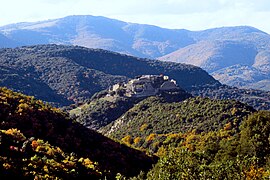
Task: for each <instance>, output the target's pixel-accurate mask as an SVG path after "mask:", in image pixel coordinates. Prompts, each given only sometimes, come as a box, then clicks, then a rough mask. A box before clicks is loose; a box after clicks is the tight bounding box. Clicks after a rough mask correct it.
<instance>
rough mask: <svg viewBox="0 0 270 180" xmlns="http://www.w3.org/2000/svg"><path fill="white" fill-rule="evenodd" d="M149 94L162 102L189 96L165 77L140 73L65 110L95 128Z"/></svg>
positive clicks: (107, 122)
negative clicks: (75, 106)
mask: <svg viewBox="0 0 270 180" xmlns="http://www.w3.org/2000/svg"><path fill="white" fill-rule="evenodd" d="M150 96H155V97H159V98H160V99H162V100H163V101H165V102H179V101H183V100H185V99H187V98H189V97H191V96H192V95H191V94H189V93H188V92H186V91H185V90H183V89H182V88H180V87H179V86H178V85H177V84H176V81H174V80H173V79H169V77H168V76H165V75H142V76H138V77H137V78H135V79H131V80H129V81H128V82H127V83H117V84H115V85H113V86H111V87H110V88H108V89H107V90H104V91H101V92H99V93H96V94H95V95H94V96H93V97H92V98H91V99H90V100H88V102H87V103H85V104H83V105H81V106H79V107H77V108H75V109H72V110H70V111H69V113H70V116H71V117H73V118H75V119H76V121H78V122H80V123H81V124H83V125H84V126H85V127H88V128H91V129H94V130H98V129H100V128H101V127H104V126H106V125H108V124H109V123H111V122H114V121H115V120H116V119H117V118H119V117H120V116H121V115H123V114H124V113H125V112H127V111H128V110H129V109H130V108H132V107H133V106H134V105H136V104H137V103H139V102H140V101H142V100H143V99H145V98H148V97H150Z"/></svg>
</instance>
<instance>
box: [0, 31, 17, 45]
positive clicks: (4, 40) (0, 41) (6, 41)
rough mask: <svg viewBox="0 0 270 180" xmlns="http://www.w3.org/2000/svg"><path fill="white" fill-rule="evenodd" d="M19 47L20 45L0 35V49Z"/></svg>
mask: <svg viewBox="0 0 270 180" xmlns="http://www.w3.org/2000/svg"><path fill="white" fill-rule="evenodd" d="M20 45H21V44H20V43H17V42H15V41H13V40H12V39H9V38H8V37H6V36H4V35H3V34H1V33H0V48H7V47H9V48H11V47H16V46H20Z"/></svg>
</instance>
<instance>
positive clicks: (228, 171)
mask: <svg viewBox="0 0 270 180" xmlns="http://www.w3.org/2000/svg"><path fill="white" fill-rule="evenodd" d="M269 122H270V113H269V111H255V110H254V109H253V108H252V107H250V106H246V105H245V104H242V103H240V102H237V101H232V100H211V99H208V98H199V97H197V98H190V99H187V100H185V101H183V102H178V103H166V102H162V101H160V99H158V98H156V97H150V98H148V99H145V100H143V101H141V102H140V103H139V104H138V105H136V106H134V107H133V108H132V109H130V110H129V111H128V112H127V113H125V114H124V115H123V116H121V118H119V119H118V120H116V121H115V122H113V123H111V124H109V125H107V126H105V127H104V128H102V129H101V132H103V133H104V134H107V136H109V137H112V138H113V139H118V140H120V141H121V142H123V143H124V144H126V145H128V146H131V147H135V148H137V149H140V150H142V151H145V152H147V153H148V154H154V155H156V156H158V157H159V158H160V159H159V161H158V163H157V164H155V166H154V167H153V169H151V170H150V171H148V172H141V174H140V175H138V176H137V177H135V178H134V179H151V180H152V179H153V180H154V179H205V178H206V179H267V178H268V177H269V175H270V167H269V158H270V153H269V152H270V151H269V148H270V143H269V141H268V139H269V137H270V126H269Z"/></svg>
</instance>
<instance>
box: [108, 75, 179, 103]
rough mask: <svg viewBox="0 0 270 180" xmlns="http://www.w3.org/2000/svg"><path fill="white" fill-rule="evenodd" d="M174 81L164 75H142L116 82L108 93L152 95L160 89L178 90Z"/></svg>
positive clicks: (135, 95)
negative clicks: (123, 81) (124, 81)
mask: <svg viewBox="0 0 270 180" xmlns="http://www.w3.org/2000/svg"><path fill="white" fill-rule="evenodd" d="M179 89H180V88H179V87H178V86H177V84H176V81H175V80H173V79H171V80H170V79H169V77H168V76H164V75H142V76H139V77H137V78H135V79H132V80H130V81H129V82H128V83H118V84H115V85H113V86H112V87H110V88H109V93H117V94H120V95H123V96H127V97H137V98H139V97H146V96H153V95H156V94H158V93H160V92H162V91H173V90H179Z"/></svg>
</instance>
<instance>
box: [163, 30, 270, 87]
mask: <svg viewBox="0 0 270 180" xmlns="http://www.w3.org/2000/svg"><path fill="white" fill-rule="evenodd" d="M191 36H192V37H193V38H194V39H196V40H197V42H196V43H194V44H192V45H189V46H186V47H184V48H180V49H179V50H177V51H175V52H172V53H170V54H168V55H165V56H163V57H161V58H159V59H161V60H165V61H173V62H181V63H190V64H193V65H196V66H199V67H201V68H203V69H205V70H206V71H208V72H209V73H211V75H213V76H214V77H215V78H216V79H217V80H219V81H220V82H221V83H224V84H228V85H231V86H236V87H245V88H259V89H262V90H266V91H267V90H269V89H268V88H267V86H268V84H267V82H269V80H270V55H269V54H270V35H268V34H266V33H264V32H262V31H260V30H258V29H255V28H252V27H227V28H217V29H211V30H205V31H200V32H192V33H191ZM243 67H245V69H248V70H245V72H243ZM242 73H244V74H242ZM259 82H261V83H259ZM257 83H259V84H260V85H259V86H258V85H256V84H257Z"/></svg>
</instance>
